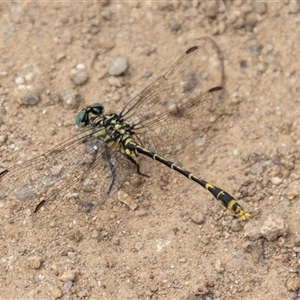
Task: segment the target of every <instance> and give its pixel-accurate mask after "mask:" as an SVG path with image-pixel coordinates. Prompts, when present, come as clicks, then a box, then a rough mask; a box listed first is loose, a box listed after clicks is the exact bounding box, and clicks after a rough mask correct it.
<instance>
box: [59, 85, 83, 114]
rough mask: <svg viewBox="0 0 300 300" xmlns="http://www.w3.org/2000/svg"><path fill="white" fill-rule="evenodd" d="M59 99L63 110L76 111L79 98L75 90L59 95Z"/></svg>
mask: <svg viewBox="0 0 300 300" xmlns="http://www.w3.org/2000/svg"><path fill="white" fill-rule="evenodd" d="M61 99H62V102H63V106H64V108H65V109H68V110H71V109H77V108H78V106H79V103H80V96H79V94H78V93H77V91H76V90H67V91H63V92H62V93H61Z"/></svg>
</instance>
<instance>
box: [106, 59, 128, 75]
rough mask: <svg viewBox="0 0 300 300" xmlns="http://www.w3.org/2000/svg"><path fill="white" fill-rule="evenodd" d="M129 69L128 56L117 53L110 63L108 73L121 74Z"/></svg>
mask: <svg viewBox="0 0 300 300" xmlns="http://www.w3.org/2000/svg"><path fill="white" fill-rule="evenodd" d="M127 69H128V60H127V58H126V57H124V56H121V55H117V56H114V57H113V59H112V61H111V63H110V66H109V69H108V74H109V75H113V76H120V75H122V74H123V73H125V72H126V71H127Z"/></svg>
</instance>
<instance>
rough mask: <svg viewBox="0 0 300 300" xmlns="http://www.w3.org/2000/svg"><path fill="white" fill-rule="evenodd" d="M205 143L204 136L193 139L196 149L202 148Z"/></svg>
mask: <svg viewBox="0 0 300 300" xmlns="http://www.w3.org/2000/svg"><path fill="white" fill-rule="evenodd" d="M205 142H206V138H205V136H204V137H199V138H196V139H195V145H196V146H197V147H201V146H204V145H205Z"/></svg>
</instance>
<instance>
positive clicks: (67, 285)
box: [62, 281, 73, 294]
mask: <svg viewBox="0 0 300 300" xmlns="http://www.w3.org/2000/svg"><path fill="white" fill-rule="evenodd" d="M72 286H73V281H66V282H65V283H64V284H63V287H62V292H63V293H64V294H66V293H68V292H69V291H70V289H71V287H72Z"/></svg>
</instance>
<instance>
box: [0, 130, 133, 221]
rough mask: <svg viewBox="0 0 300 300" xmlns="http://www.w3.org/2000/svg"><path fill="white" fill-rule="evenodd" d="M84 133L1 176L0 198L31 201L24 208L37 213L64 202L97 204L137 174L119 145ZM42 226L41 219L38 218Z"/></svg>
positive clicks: (54, 208) (89, 131)
mask: <svg viewBox="0 0 300 300" xmlns="http://www.w3.org/2000/svg"><path fill="white" fill-rule="evenodd" d="M93 133H94V130H93V129H89V130H86V131H84V132H82V133H80V134H78V135H76V136H74V137H73V138H71V139H69V140H67V141H65V142H63V143H62V144H60V145H59V146H57V147H55V148H53V149H52V150H50V151H49V152H46V153H45V154H43V155H41V156H39V157H37V158H35V159H32V160H29V161H26V162H24V163H21V164H18V165H16V166H14V167H12V168H10V169H7V170H5V171H3V172H2V173H1V174H0V198H1V197H6V196H14V197H16V198H17V199H19V200H30V201H26V202H29V203H28V205H26V208H28V207H29V208H30V210H31V211H33V212H36V214H37V215H38V214H39V210H40V208H41V207H45V209H46V210H47V211H54V210H57V209H59V206H60V204H61V203H62V202H63V200H64V199H66V198H67V199H70V198H74V197H75V198H77V199H79V200H80V202H82V203H87V204H88V205H96V204H98V203H101V202H102V201H104V200H105V199H106V198H108V197H110V196H111V195H112V194H113V193H114V192H116V191H117V190H118V189H119V188H120V187H121V185H122V184H123V183H124V182H125V181H126V180H128V178H129V176H130V175H131V176H132V174H133V173H134V172H136V166H135V164H134V163H133V162H132V161H130V160H129V159H128V158H127V157H126V156H124V155H123V154H122V153H121V152H120V150H121V149H119V147H121V146H120V145H119V144H114V145H112V146H111V148H109V147H108V146H107V144H106V143H104V142H102V141H101V140H99V139H97V138H95V137H94V136H93ZM37 218H39V219H40V222H41V223H43V222H45V221H43V217H41V218H40V217H37Z"/></svg>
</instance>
